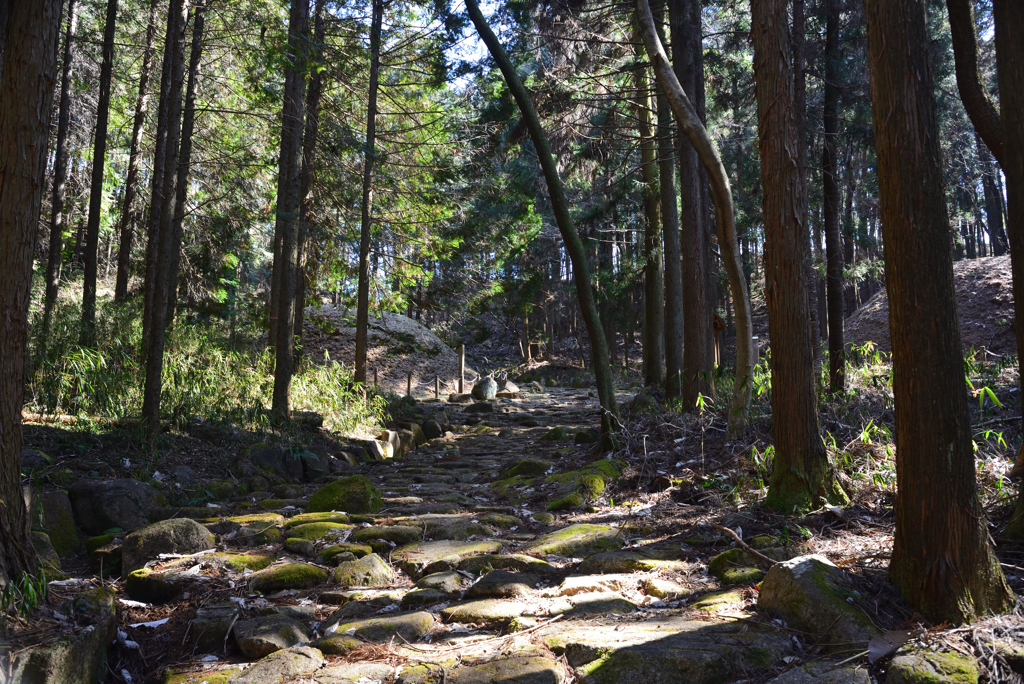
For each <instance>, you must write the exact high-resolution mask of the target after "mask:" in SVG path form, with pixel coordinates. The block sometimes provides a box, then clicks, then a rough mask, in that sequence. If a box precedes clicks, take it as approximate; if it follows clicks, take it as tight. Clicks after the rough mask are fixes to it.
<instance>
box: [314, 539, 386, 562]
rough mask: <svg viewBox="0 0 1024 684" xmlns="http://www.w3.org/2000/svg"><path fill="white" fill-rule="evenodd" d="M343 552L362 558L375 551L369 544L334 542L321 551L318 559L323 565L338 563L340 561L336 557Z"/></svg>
mask: <svg viewBox="0 0 1024 684" xmlns="http://www.w3.org/2000/svg"><path fill="white" fill-rule="evenodd" d="M343 553H350V554H352V555H353V556H355V557H356V558H362V557H363V556H369V555H370V554H371V553H373V549H372V548H371V547H370V546H369V545H367V544H350V543H341V544H332V545H331V546H328V547H327V548H326V549H324V550H323V551H321V552H320V555H319V556H317V560H318V562H320V563H322V564H323V565H337V564H338V563H337V561H335V558H337V557H338V556H340V555H341V554H343Z"/></svg>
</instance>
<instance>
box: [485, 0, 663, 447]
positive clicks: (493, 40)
mask: <svg viewBox="0 0 1024 684" xmlns="http://www.w3.org/2000/svg"><path fill="white" fill-rule="evenodd" d="M466 11H467V12H468V13H469V18H470V19H471V20H472V21H473V24H474V25H475V26H476V30H477V33H478V34H480V38H481V39H482V40H483V41H484V44H485V45H487V49H488V51H489V52H490V53H491V57H493V58H494V61H495V62H496V63H497V64H498V68H499V69H500V70H501V74H502V76H504V77H505V83H506V85H507V86H508V89H509V91H510V92H511V93H512V97H513V98H515V101H516V104H517V105H518V106H519V112H520V113H521V114H522V116H523V119H524V122H525V123H526V128H527V130H528V131H529V132H530V138H531V139H532V140H533V145H534V147H535V148H536V149H537V160H538V162H540V166H541V169H542V170H543V172H544V180H545V181H546V182H547V186H548V193H549V195H550V197H551V209H552V211H553V213H554V215H555V222H556V223H557V224H558V231H559V232H560V233H561V235H562V241H563V242H564V244H565V249H566V251H567V252H568V254H569V258H570V260H571V261H572V272H573V280H574V281H575V283H576V296H577V297H578V298H579V305H580V312H581V313H582V314H583V322H584V323H585V324H586V326H587V335H588V337H589V338H590V361H591V364H592V365H593V367H594V376H595V379H596V382H597V397H598V401H600V403H601V409H602V413H601V431H602V434H605V435H607V434H608V433H610V432H611V431H613V430H614V429H615V428H616V427H617V424H618V413H619V412H618V408H617V407H616V405H615V388H614V386H613V385H612V374H611V368H610V367H609V365H608V345H607V342H606V340H605V338H604V331H602V330H601V321H600V318H599V316H598V313H597V304H596V302H595V301H594V290H593V286H592V284H591V281H590V267H589V266H588V265H587V253H586V249H585V247H584V246H583V241H582V240H581V239H580V234H579V232H577V230H576V226H575V224H574V223H573V220H572V214H570V213H569V203H568V200H567V199H566V197H565V188H564V187H563V186H562V179H561V178H560V177H559V176H558V168H557V166H556V165H555V157H554V155H553V154H552V152H551V143H550V142H549V141H548V138H547V135H546V134H545V133H544V129H543V127H542V126H541V123H540V118H539V117H538V116H537V111H536V110H535V109H534V108H533V102H532V101H531V99H530V94H529V93H528V92H527V90H526V88H525V87H524V86H523V82H522V80H521V79H520V78H519V74H518V73H517V72H516V70H515V67H514V66H513V65H512V62H511V61H509V59H508V56H507V55H506V54H505V50H504V48H502V47H501V43H499V42H498V39H497V37H496V36H495V35H494V32H493V31H491V27H490V26H488V24H487V20H486V19H484V15H483V13H481V12H480V6H479V5H478V4H477V1H476V0H466ZM653 26H654V22H653V20H652V21H651V27H652V29H653Z"/></svg>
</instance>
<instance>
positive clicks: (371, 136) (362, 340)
mask: <svg viewBox="0 0 1024 684" xmlns="http://www.w3.org/2000/svg"><path fill="white" fill-rule="evenodd" d="M383 13H384V7H383V2H382V0H373V17H372V20H371V21H372V23H371V26H370V93H369V98H368V104H367V108H366V148H365V150H364V151H363V155H364V157H363V195H362V201H361V208H360V211H361V219H360V221H361V222H360V228H359V285H358V291H357V293H356V359H355V366H356V372H355V381H356V382H361V383H364V384H365V383H366V350H367V346H368V342H369V326H370V229H371V223H370V218H371V211H370V210H371V206H370V205H371V203H372V202H373V162H374V157H376V153H375V151H374V145H375V144H376V141H377V81H378V78H379V72H380V25H381V21H382V18H381V17H382V15H383Z"/></svg>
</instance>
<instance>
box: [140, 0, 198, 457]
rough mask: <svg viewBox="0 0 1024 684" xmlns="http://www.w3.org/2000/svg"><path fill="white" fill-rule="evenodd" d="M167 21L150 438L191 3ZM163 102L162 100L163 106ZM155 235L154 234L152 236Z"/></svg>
mask: <svg viewBox="0 0 1024 684" xmlns="http://www.w3.org/2000/svg"><path fill="white" fill-rule="evenodd" d="M169 14H170V15H172V16H169V18H168V24H172V23H173V31H172V32H171V50H170V57H171V60H172V62H171V73H170V77H171V79H170V88H169V89H168V91H167V99H168V103H167V105H168V106H167V120H166V121H167V138H166V146H165V154H164V163H163V165H164V173H163V188H162V189H161V191H160V194H161V197H162V201H161V202H160V216H159V224H158V226H157V230H156V235H155V236H154V237H155V238H156V239H157V240H158V241H159V246H158V247H157V254H156V263H155V265H154V266H155V268H154V278H153V281H152V285H153V292H152V299H151V302H152V311H151V313H150V328H149V331H148V332H149V340H148V344H147V345H146V346H147V351H148V353H147V356H146V381H145V386H144V387H143V391H142V418H143V420H144V421H146V423H147V425H148V427H149V435H150V439H152V438H153V437H155V436H156V434H157V433H158V432H159V430H160V391H161V387H162V373H163V367H164V365H163V364H164V346H165V343H166V337H165V333H166V330H167V298H168V294H167V292H168V290H169V288H170V280H171V265H172V263H173V255H172V251H173V249H174V228H173V219H174V205H175V198H176V192H175V182H176V180H177V169H178V158H179V152H180V148H179V143H180V141H181V109H182V106H181V90H182V81H183V80H184V78H185V34H186V32H187V30H188V3H187V2H186V0H171V4H170V8H169ZM162 106H163V103H161V107H162ZM151 239H152V238H151Z"/></svg>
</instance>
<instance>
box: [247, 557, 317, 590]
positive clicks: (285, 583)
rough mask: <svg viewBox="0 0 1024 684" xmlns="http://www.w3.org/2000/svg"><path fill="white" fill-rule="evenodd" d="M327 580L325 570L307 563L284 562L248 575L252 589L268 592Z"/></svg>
mask: <svg viewBox="0 0 1024 684" xmlns="http://www.w3.org/2000/svg"><path fill="white" fill-rule="evenodd" d="M326 581H327V571H326V570H324V569H323V568H318V567H317V566H315V565H310V564H309V563H285V564H284V565H277V566H274V567H272V568H267V569H265V570H260V571H259V572H254V573H253V574H252V575H250V576H249V583H250V585H251V586H252V589H253V591H259V592H263V593H268V592H272V591H278V590H280V589H308V588H309V587H314V586H316V585H317V584H321V583H323V582H326Z"/></svg>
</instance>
